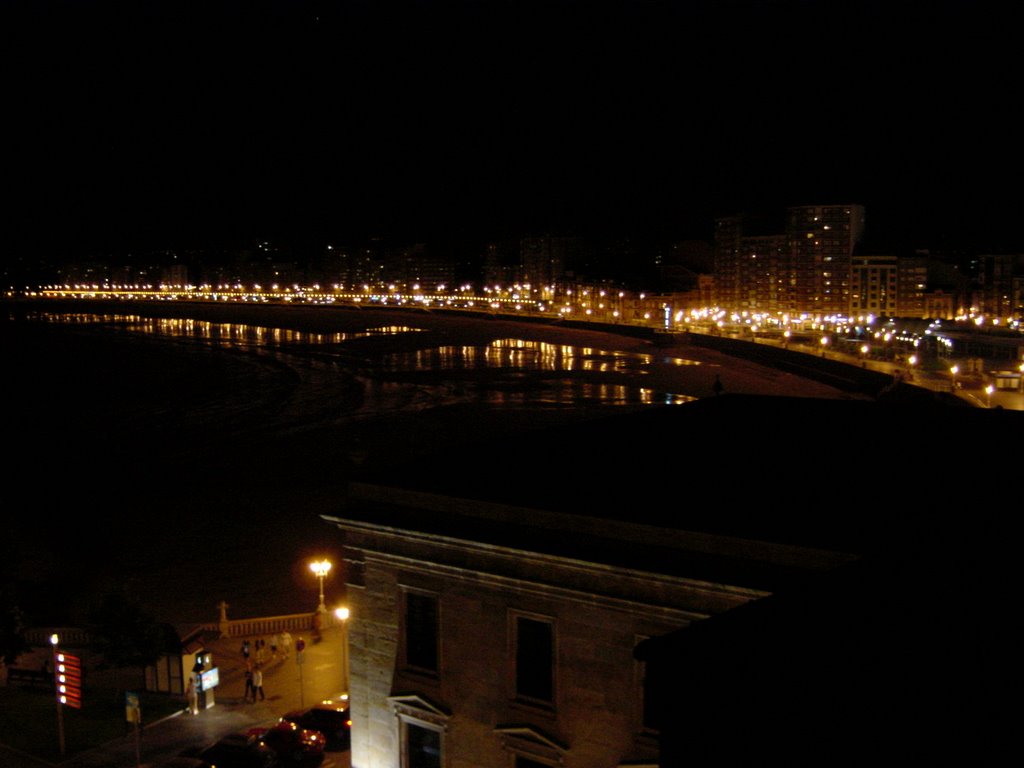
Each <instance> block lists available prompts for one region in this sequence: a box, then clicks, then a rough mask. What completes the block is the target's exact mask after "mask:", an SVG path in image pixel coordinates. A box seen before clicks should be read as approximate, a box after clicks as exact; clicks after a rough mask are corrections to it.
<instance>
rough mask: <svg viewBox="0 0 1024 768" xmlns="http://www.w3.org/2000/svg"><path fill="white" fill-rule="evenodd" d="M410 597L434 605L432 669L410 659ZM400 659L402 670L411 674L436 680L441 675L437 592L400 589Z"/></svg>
mask: <svg viewBox="0 0 1024 768" xmlns="http://www.w3.org/2000/svg"><path fill="white" fill-rule="evenodd" d="M410 597H411V598H413V599H421V598H426V599H429V600H431V601H433V604H434V627H433V629H434V640H433V645H434V667H433V668H430V667H424V666H422V665H420V664H417V663H415V661H413V660H412V659H411V658H410V654H409V650H410V647H411V643H410V642H409V641H410V632H411V631H413V630H414V628H415V627H414V624H413V623H412V622H410V620H409V600H410ZM400 631H401V634H400V638H401V644H400V648H401V651H400V659H401V662H402V669H403V670H406V671H408V672H412V673H415V674H418V675H422V676H425V677H430V678H433V679H437V678H439V677H440V675H441V597H440V595H439V594H438V593H437V592H432V591H430V590H426V589H418V588H415V587H402V611H401V627H400Z"/></svg>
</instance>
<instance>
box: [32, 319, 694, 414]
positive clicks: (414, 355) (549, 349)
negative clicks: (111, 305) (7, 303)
mask: <svg viewBox="0 0 1024 768" xmlns="http://www.w3.org/2000/svg"><path fill="white" fill-rule="evenodd" d="M33 319H35V320H38V321H42V322H53V323H62V324H71V325H89V326H110V327H113V328H118V329H122V330H124V331H127V332H129V333H133V334H144V335H147V336H155V337H163V338H167V339H171V340H176V341H185V342H195V343H199V344H202V345H204V346H207V347H213V348H217V347H220V348H233V349H241V350H246V351H249V352H253V353H257V354H259V355H264V356H269V357H271V358H273V359H274V360H275V361H276V362H278V363H282V362H283V363H286V364H287V365H288V366H290V367H292V368H295V369H297V370H299V371H301V372H302V373H303V379H304V380H305V381H306V383H307V384H309V383H312V384H313V386H312V389H311V390H310V392H308V393H307V394H306V395H305V396H304V397H303V398H302V400H303V401H304V402H306V403H307V404H309V403H310V401H311V400H312V399H314V398H315V396H316V395H317V394H318V393H321V394H324V393H326V392H327V388H326V387H325V386H324V385H323V382H322V381H320V383H319V384H318V383H317V380H318V379H320V380H322V379H323V377H324V376H334V377H337V376H338V375H347V376H349V377H353V378H355V379H357V380H360V381H362V382H363V386H364V396H365V397H364V402H363V403H362V405H361V407H360V408H359V411H361V412H363V413H371V412H385V411H395V410H406V409H421V408H426V407H430V406H432V405H441V404H445V403H452V402H463V401H465V402H474V403H482V404H487V405H493V406H527V405H541V406H544V405H557V406H571V405H655V404H657V405H662V404H681V403H685V402H689V401H691V400H694V399H696V398H695V397H692V396H690V395H685V394H678V393H671V392H660V391H657V390H656V389H654V388H651V387H644V386H640V385H639V384H637V383H636V381H635V379H636V378H637V377H641V378H642V377H644V376H646V375H647V374H649V373H650V372H651V370H652V367H653V366H654V364H655V363H658V364H661V365H670V366H684V365H699V364H700V363H698V362H696V361H692V360H687V359H684V358H665V357H655V356H653V355H649V354H642V353H627V352H621V351H613V350H600V349H595V348H593V347H577V346H572V345H566V344H553V343H550V342H545V341H536V340H526V339H515V338H504V339H496V340H494V341H492V342H490V343H488V344H483V345H448V346H439V347H429V348H420V349H410V350H407V351H401V352H392V353H388V354H385V355H383V356H381V357H380V359H379V360H372V359H369V358H367V357H366V356H365V354H364V353H362V352H361V353H359V354H358V355H352V354H348V353H347V352H348V350H346V344H347V343H348V342H351V341H354V340H356V339H365V338H367V337H386V336H390V337H397V336H402V335H412V334H417V333H420V332H422V331H423V329H420V328H414V327H410V326H404V325H389V326H375V327H370V328H363V329H360V330H356V331H336V332H332V333H318V332H310V331H300V330H294V329H288V328H268V327H264V326H257V325H249V324H244V323H218V322H210V321H207V320H196V319H187V318H150V317H143V316H139V315H128V314H125V315H117V314H86V313H77V314H59V313H38V314H37V315H35V316H34V318H33ZM480 374H484V375H480ZM618 376H621V377H622V378H623V379H624V380H623V381H609V380H608V379H607V377H613V378H615V377H618Z"/></svg>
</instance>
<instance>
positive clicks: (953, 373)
mask: <svg viewBox="0 0 1024 768" xmlns="http://www.w3.org/2000/svg"><path fill="white" fill-rule="evenodd" d="M959 372H960V366H958V365H951V366H950V367H949V375H950V377H951V386H952V389H953V392H954V393H956V375H957V374H958V373H959Z"/></svg>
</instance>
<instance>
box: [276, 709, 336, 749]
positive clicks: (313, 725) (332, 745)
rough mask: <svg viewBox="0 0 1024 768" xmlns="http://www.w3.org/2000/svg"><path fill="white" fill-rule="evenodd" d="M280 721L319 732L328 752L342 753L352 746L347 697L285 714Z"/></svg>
mask: <svg viewBox="0 0 1024 768" xmlns="http://www.w3.org/2000/svg"><path fill="white" fill-rule="evenodd" d="M281 721H282V722H288V723H295V724H296V725H297V726H299V727H300V728H309V729H311V730H314V731H320V733H322V734H323V735H324V737H325V738H326V739H327V747H326V748H327V751H328V752H342V751H344V750H346V749H349V748H350V746H351V744H352V715H351V713H350V712H349V708H348V696H340V697H338V698H335V699H327V700H326V701H321V702H320V703H319V704H314V705H313V706H312V707H307V708H306V709H298V710H293V711H291V712H286V713H285V714H284V715H282V716H281Z"/></svg>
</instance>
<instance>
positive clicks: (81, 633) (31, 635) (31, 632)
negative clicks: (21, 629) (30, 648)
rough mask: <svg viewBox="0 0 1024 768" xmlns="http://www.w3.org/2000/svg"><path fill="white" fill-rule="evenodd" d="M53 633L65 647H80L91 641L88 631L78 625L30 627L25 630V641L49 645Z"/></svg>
mask: <svg viewBox="0 0 1024 768" xmlns="http://www.w3.org/2000/svg"><path fill="white" fill-rule="evenodd" d="M53 635H57V639H58V640H59V641H60V644H61V646H63V647H65V648H82V647H84V646H87V645H89V644H90V643H91V642H92V638H91V637H90V636H89V633H88V632H87V631H86V630H84V629H79V628H78V627H32V628H30V629H27V630H25V641H26V642H27V643H28V644H29V645H50V638H51V637H52V636H53Z"/></svg>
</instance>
